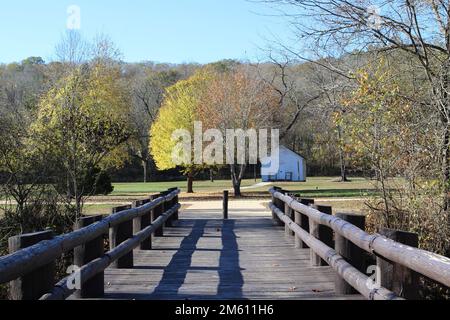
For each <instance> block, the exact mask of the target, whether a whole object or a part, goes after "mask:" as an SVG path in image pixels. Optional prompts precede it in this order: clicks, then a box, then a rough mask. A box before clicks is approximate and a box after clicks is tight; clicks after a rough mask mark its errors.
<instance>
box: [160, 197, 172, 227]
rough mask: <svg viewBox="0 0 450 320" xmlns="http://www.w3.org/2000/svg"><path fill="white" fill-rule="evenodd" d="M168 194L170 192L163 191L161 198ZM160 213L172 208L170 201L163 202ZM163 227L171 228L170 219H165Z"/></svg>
mask: <svg viewBox="0 0 450 320" xmlns="http://www.w3.org/2000/svg"><path fill="white" fill-rule="evenodd" d="M169 193H170V191H164V192H161V196H163V197H165V196H167V195H168V194H169ZM161 206H162V208H163V209H162V211H161V214H163V213H164V212H166V211H167V210H169V209H170V208H172V200H170V201H166V202H164V203H163V204H162V205H161ZM164 226H165V227H168V228H169V227H172V217H169V218H167V220H166V222H165V223H164Z"/></svg>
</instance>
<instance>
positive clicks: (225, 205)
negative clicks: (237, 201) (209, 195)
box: [223, 190, 229, 220]
mask: <svg viewBox="0 0 450 320" xmlns="http://www.w3.org/2000/svg"><path fill="white" fill-rule="evenodd" d="M228 196H229V191H228V190H225V191H224V192H223V220H228Z"/></svg>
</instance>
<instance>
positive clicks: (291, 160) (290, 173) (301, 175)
mask: <svg viewBox="0 0 450 320" xmlns="http://www.w3.org/2000/svg"><path fill="white" fill-rule="evenodd" d="M291 177H292V178H291ZM290 178H291V179H290ZM262 180H263V182H269V181H273V180H277V181H285V180H288V181H306V161H305V159H304V158H303V157H302V156H300V155H299V154H297V153H295V152H293V151H291V150H290V149H288V148H286V147H285V146H280V168H279V170H278V173H277V175H276V177H275V176H270V177H269V176H262Z"/></svg>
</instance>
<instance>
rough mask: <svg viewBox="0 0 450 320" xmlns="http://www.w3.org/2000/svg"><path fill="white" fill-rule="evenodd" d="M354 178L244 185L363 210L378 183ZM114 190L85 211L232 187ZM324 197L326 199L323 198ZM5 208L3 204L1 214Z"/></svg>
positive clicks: (220, 183)
mask: <svg viewBox="0 0 450 320" xmlns="http://www.w3.org/2000/svg"><path fill="white" fill-rule="evenodd" d="M350 180H351V181H350V182H346V183H341V182H337V178H336V177H312V178H308V180H307V181H306V182H276V183H273V184H269V185H265V186H258V187H255V188H248V187H251V186H254V185H255V184H257V183H261V180H258V181H256V182H255V180H254V179H248V180H244V181H243V182H242V187H247V188H248V189H244V190H242V192H243V194H244V195H245V194H246V193H247V194H248V193H251V194H252V195H255V194H256V195H261V196H263V195H266V196H267V195H268V192H267V191H268V190H269V188H270V187H271V186H273V185H276V186H279V187H282V188H283V189H286V190H289V191H295V192H297V193H300V195H301V196H304V197H308V198H315V199H316V200H318V203H322V204H324V205H332V206H333V207H335V208H336V209H338V210H345V211H361V210H362V208H363V207H364V198H366V197H367V196H370V195H373V194H374V192H375V187H374V184H373V182H372V181H370V180H367V179H364V178H350ZM113 185H114V192H113V193H112V194H110V195H108V196H96V197H92V198H90V199H88V202H87V203H86V204H85V207H84V211H85V213H87V214H107V213H110V212H111V209H112V208H113V207H115V206H118V205H122V204H129V203H130V202H131V201H133V200H136V199H140V198H143V197H146V196H148V195H149V194H151V193H157V192H161V191H165V190H167V189H169V188H174V187H178V188H180V189H181V191H182V194H181V198H183V197H199V198H202V197H206V198H208V197H209V196H220V195H221V193H222V191H223V190H227V189H232V184H231V181H229V180H217V181H215V182H211V181H195V182H194V191H195V194H194V195H188V194H187V193H186V181H175V182H149V183H114V184H113ZM320 199H322V200H323V202H321V201H320ZM1 214H2V208H1V206H0V215H1Z"/></svg>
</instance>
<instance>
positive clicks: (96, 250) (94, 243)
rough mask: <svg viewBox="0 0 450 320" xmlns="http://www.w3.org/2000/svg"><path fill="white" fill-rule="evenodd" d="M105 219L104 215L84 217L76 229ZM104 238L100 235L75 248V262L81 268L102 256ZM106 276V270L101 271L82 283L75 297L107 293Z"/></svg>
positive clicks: (98, 296) (96, 295)
mask: <svg viewBox="0 0 450 320" xmlns="http://www.w3.org/2000/svg"><path fill="white" fill-rule="evenodd" d="M102 219H103V217H102V216H95V217H94V216H93V217H83V218H81V219H80V220H78V222H77V223H76V224H75V227H74V229H75V230H79V229H82V228H84V227H87V226H89V225H91V224H94V223H96V222H98V221H101V220H102ZM104 249H105V247H104V238H103V236H100V237H98V238H96V239H94V240H91V241H89V242H86V243H85V244H83V245H81V246H79V247H76V248H75V249H74V258H73V261H74V262H73V263H74V265H76V266H77V267H79V268H81V267H82V266H84V265H85V264H88V263H89V262H91V261H93V260H95V259H97V258H100V257H102V256H103V255H104V252H105V250H104ZM104 285H105V276H104V272H103V271H102V272H99V273H98V274H97V275H95V276H94V277H93V278H91V279H89V280H87V281H86V282H85V283H82V284H81V290H77V291H76V292H75V297H77V298H81V299H89V298H101V297H103V296H104V294H105V287H104Z"/></svg>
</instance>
